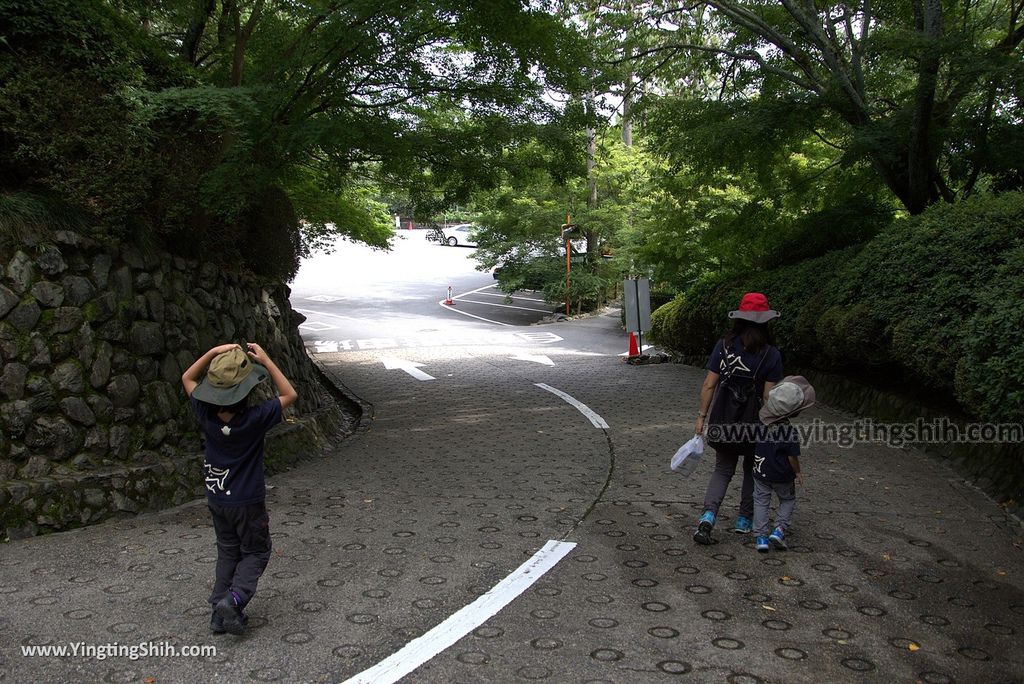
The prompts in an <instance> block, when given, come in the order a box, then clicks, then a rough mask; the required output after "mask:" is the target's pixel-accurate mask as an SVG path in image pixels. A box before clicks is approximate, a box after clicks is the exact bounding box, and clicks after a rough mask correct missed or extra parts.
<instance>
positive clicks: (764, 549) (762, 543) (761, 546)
mask: <svg viewBox="0 0 1024 684" xmlns="http://www.w3.org/2000/svg"><path fill="white" fill-rule="evenodd" d="M754 548H755V549H757V550H758V551H760V552H761V553H768V537H765V536H764V535H762V536H760V537H758V538H757V540H756V541H755V542H754Z"/></svg>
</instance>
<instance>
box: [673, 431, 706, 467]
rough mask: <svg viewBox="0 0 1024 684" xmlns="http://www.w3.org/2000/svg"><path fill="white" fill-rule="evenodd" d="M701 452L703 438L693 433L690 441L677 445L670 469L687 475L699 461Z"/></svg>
mask: <svg viewBox="0 0 1024 684" xmlns="http://www.w3.org/2000/svg"><path fill="white" fill-rule="evenodd" d="M703 454H704V438H703V437H701V436H700V435H694V436H693V437H692V438H691V439H690V441H688V442H687V443H686V444H684V445H683V446H681V447H679V449H678V450H677V451H676V453H675V455H674V456H672V463H671V464H670V465H671V467H672V470H675V471H678V472H679V473H681V474H682V475H689V474H690V473H692V472H693V471H694V470H695V469H696V468H697V464H698V463H700V457H701V456H702V455H703Z"/></svg>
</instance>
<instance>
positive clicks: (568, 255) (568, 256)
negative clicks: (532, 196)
mask: <svg viewBox="0 0 1024 684" xmlns="http://www.w3.org/2000/svg"><path fill="white" fill-rule="evenodd" d="M575 229H576V226H574V225H573V224H572V216H571V215H569V214H566V215H565V223H563V224H562V242H563V243H564V244H565V315H566V316H571V315H572V307H571V302H572V297H571V296H570V295H569V282H570V281H569V274H570V272H571V271H572V233H573V231H574V230H575Z"/></svg>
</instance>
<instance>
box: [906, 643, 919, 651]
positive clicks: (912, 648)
mask: <svg viewBox="0 0 1024 684" xmlns="http://www.w3.org/2000/svg"><path fill="white" fill-rule="evenodd" d="M907 650H908V651H920V650H921V647H920V646H918V645H917V644H915V643H910V644H907Z"/></svg>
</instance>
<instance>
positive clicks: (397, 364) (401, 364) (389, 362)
mask: <svg viewBox="0 0 1024 684" xmlns="http://www.w3.org/2000/svg"><path fill="white" fill-rule="evenodd" d="M380 362H381V363H383V364H384V368H385V369H386V370H403V371H405V372H406V373H408V374H409V375H411V376H412V377H414V378H416V379H417V380H436V379H437V378H435V377H434V376H433V375H427V374H426V373H424V372H423V371H421V370H420V368H421V367H422V366H423V364H422V363H416V362H415V361H407V360H405V359H395V358H391V357H387V358H383V359H381V360H380Z"/></svg>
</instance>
